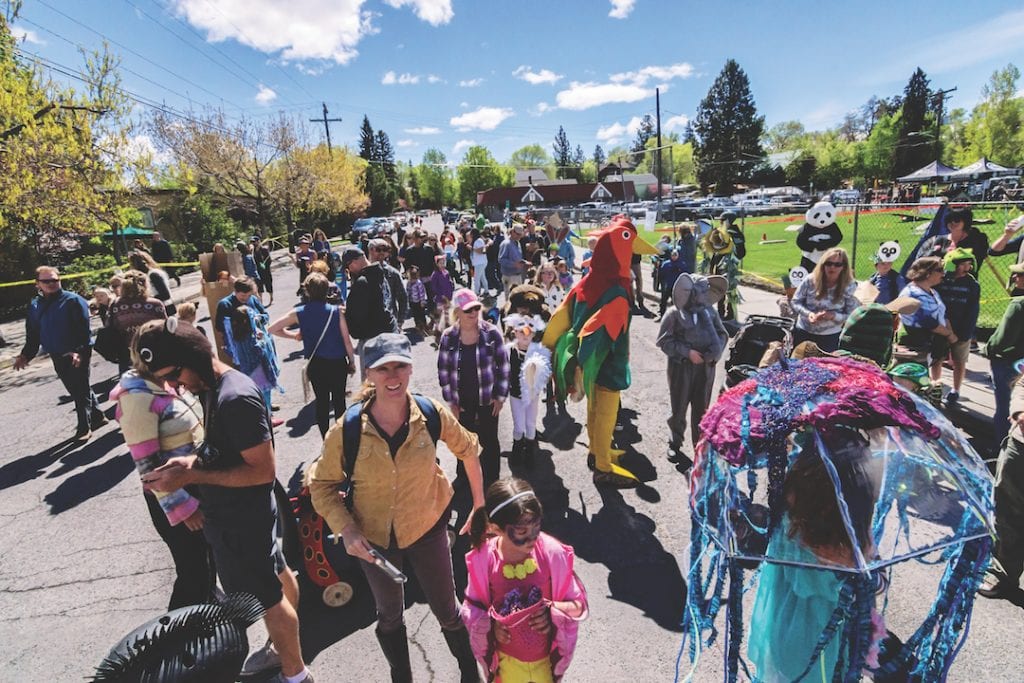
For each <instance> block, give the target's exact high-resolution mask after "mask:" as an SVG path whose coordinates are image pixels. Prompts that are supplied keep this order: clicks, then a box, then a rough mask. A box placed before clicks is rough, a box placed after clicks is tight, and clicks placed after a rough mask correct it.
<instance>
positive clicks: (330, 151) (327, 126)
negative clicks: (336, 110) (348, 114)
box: [309, 102, 341, 159]
mask: <svg viewBox="0 0 1024 683" xmlns="http://www.w3.org/2000/svg"><path fill="white" fill-rule="evenodd" d="M322 104H323V105H324V115H323V118H319V119H310V120H309V121H310V123H321V122H322V123H323V124H324V132H325V133H326V134H327V153H328V154H329V155H330V156H331V158H332V159H333V158H334V150H333V149H332V148H331V126H330V124H331V123H334V122H338V123H340V122H341V119H340V118H337V119H329V118H327V103H326V102H323V103H322Z"/></svg>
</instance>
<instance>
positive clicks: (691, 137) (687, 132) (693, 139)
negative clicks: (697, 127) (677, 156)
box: [683, 121, 697, 148]
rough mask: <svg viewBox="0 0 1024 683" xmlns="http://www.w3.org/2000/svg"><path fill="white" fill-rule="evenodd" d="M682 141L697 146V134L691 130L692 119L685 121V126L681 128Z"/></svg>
mask: <svg viewBox="0 0 1024 683" xmlns="http://www.w3.org/2000/svg"><path fill="white" fill-rule="evenodd" d="M683 142H688V143H690V144H691V145H693V146H694V148H696V147H697V134H696V133H694V132H693V121H687V122H686V128H684V129H683Z"/></svg>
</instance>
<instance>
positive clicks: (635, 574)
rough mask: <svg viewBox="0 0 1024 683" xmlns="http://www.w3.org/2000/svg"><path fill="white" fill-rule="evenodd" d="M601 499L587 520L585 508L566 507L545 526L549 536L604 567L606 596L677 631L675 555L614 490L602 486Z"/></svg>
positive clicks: (680, 588) (679, 589)
mask: <svg viewBox="0 0 1024 683" xmlns="http://www.w3.org/2000/svg"><path fill="white" fill-rule="evenodd" d="M601 498H602V500H603V505H602V507H601V510H600V511H599V512H598V513H597V514H595V515H594V516H592V517H591V518H590V520H589V521H588V520H587V519H586V511H585V510H584V514H583V515H580V514H579V513H577V512H575V511H573V510H568V514H567V516H566V518H565V520H564V521H559V522H556V523H555V524H552V525H551V528H550V531H551V533H552V535H554V536H555V537H556V538H558V539H560V540H562V541H564V542H566V543H568V544H570V545H572V546H573V548H575V550H576V555H577V556H578V557H580V558H581V559H584V560H586V561H587V562H600V563H601V564H603V565H604V566H606V567H608V590H609V592H610V596H611V597H612V599H614V600H618V601H619V602H624V603H626V604H629V605H632V606H634V607H636V608H637V609H640V610H642V611H643V613H644V615H645V616H647V617H648V618H649V619H652V620H653V621H654V622H655V623H656V624H658V626H660V627H661V628H663V629H666V630H670V631H676V632H679V631H681V630H682V628H681V626H680V624H681V623H682V619H683V607H684V605H685V603H686V582H685V581H684V580H683V576H682V573H681V572H680V571H679V565H678V563H677V562H676V559H675V558H674V557H673V556H672V554H671V553H669V552H668V551H666V550H665V549H664V547H662V545H661V542H660V541H659V540H658V539H657V538H656V537H655V536H654V530H655V525H654V521H653V520H652V519H651V518H650V517H647V516H646V515H642V514H639V513H637V512H636V510H635V509H634V508H632V507H631V506H630V505H628V504H627V503H626V502H625V500H623V498H622V494H621V493H619V492H618V491H617V490H615V489H602V490H601ZM546 521H547V520H545V522H546ZM545 526H547V524H545ZM587 588H588V589H589V590H590V591H591V592H594V591H596V590H598V587H597V586H588V587H587Z"/></svg>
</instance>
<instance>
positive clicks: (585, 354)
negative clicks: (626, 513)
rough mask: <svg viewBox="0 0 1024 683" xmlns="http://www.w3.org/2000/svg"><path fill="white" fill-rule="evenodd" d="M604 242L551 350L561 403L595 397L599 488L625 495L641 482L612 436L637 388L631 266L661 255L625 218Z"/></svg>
mask: <svg viewBox="0 0 1024 683" xmlns="http://www.w3.org/2000/svg"><path fill="white" fill-rule="evenodd" d="M596 236H597V244H596V245H595V246H594V255H593V256H592V257H591V259H590V261H589V263H588V264H587V265H588V266H589V268H590V270H589V271H588V272H587V274H586V275H584V276H583V277H582V278H581V279H580V281H579V282H577V283H576V284H575V285H574V286H573V288H572V289H570V290H569V293H568V294H567V295H566V297H565V299H564V300H563V301H562V304H561V305H560V306H559V307H558V309H557V310H556V311H555V312H554V314H553V315H552V317H551V321H550V322H549V323H548V327H547V329H546V330H545V332H544V341H543V343H544V345H545V346H547V347H548V348H550V349H552V352H553V364H554V373H555V383H556V386H557V388H558V395H559V397H560V398H564V397H565V396H566V394H569V395H571V396H573V397H574V398H576V399H581V398H583V395H586V397H587V435H588V437H589V439H590V452H591V453H592V454H593V456H594V465H595V471H594V483H595V484H606V485H611V486H616V487H622V488H625V487H631V486H636V485H637V484H638V483H639V481H638V480H637V478H636V476H635V475H634V474H633V473H632V472H630V471H629V470H627V469H625V468H624V467H622V466H621V465H620V464H619V463H618V460H619V458H620V457H621V456H622V455H623V452H622V451H620V450H617V449H613V448H612V434H613V433H614V430H615V419H616V417H617V415H618V409H619V392H620V391H622V390H623V389H626V388H628V387H629V384H630V373H629V321H630V305H629V284H630V275H631V271H630V260H631V256H632V255H633V254H640V255H643V254H655V253H657V250H655V248H654V247H653V246H651V245H650V244H648V243H647V242H645V241H644V240H642V239H640V238H639V236H638V235H637V231H636V228H635V227H634V226H633V224H632V223H631V222H630V221H629V219H628V218H626V217H625V216H621V215H620V216H616V217H615V218H613V219H612V222H611V225H609V226H608V227H607V228H605V229H603V230H601V231H600V232H599V233H597V234H596Z"/></svg>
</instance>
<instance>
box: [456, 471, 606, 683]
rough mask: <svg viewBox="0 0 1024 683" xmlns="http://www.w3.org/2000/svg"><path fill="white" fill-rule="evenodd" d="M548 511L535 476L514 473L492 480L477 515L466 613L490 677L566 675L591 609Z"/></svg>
mask: <svg viewBox="0 0 1024 683" xmlns="http://www.w3.org/2000/svg"><path fill="white" fill-rule="evenodd" d="M542 517H543V508H542V507H541V504H540V500H539V499H538V498H537V495H536V494H535V493H534V491H533V488H532V487H531V486H530V484H529V483H527V482H526V481H523V480H522V479H516V478H509V479H500V480H498V481H496V482H494V483H493V484H491V486H490V487H489V488H488V489H487V499H486V504H485V506H484V507H483V508H481V509H478V510H477V511H476V512H475V513H474V515H473V518H472V523H471V529H470V537H471V539H472V542H473V549H472V550H471V551H469V552H468V553H467V554H466V567H467V568H468V570H469V585H468V586H467V587H466V598H465V600H464V601H463V604H462V620H463V621H464V622H465V623H466V628H467V629H469V639H470V644H471V645H472V647H473V654H474V655H476V658H477V659H478V660H479V661H480V662H481V663H482V664H483V665H484V668H485V669H486V670H487V680H489V681H494V680H496V681H499V682H500V683H520V682H523V683H525V682H527V681H535V682H536V683H554V682H555V681H559V680H561V678H562V676H564V675H565V671H566V669H568V668H569V663H570V662H571V661H572V655H573V651H574V650H575V648H576V634H577V630H578V622H580V621H582V620H583V619H585V618H586V616H587V593H586V589H584V588H583V584H582V583H581V582H580V580H579V577H577V576H576V574H575V572H574V571H573V560H574V555H573V550H572V548H571V547H570V546H567V545H564V544H562V543H561V542H559V541H558V540H557V539H555V538H553V537H551V536H548V535H547V534H545V533H542V532H541V530H540V527H541V520H542Z"/></svg>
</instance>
